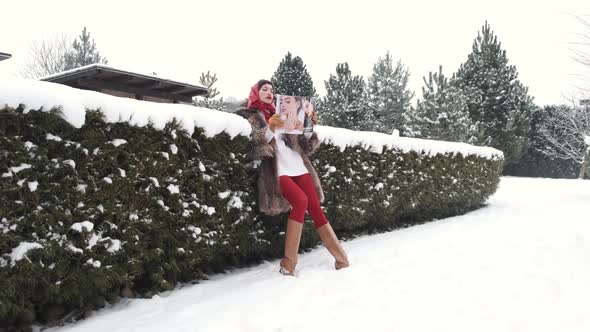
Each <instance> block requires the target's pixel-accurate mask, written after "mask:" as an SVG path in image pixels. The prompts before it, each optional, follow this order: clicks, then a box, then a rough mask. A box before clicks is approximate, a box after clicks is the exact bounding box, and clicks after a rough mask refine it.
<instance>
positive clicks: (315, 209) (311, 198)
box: [279, 173, 328, 228]
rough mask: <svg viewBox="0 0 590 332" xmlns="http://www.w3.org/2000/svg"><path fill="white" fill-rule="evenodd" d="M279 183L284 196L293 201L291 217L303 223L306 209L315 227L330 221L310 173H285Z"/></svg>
mask: <svg viewBox="0 0 590 332" xmlns="http://www.w3.org/2000/svg"><path fill="white" fill-rule="evenodd" d="M279 183H280V186H281V192H282V193H283V196H284V197H285V198H286V199H287V200H288V201H289V203H291V213H290V214H289V219H292V220H295V221H298V222H300V223H303V220H304V218H305V210H307V211H308V212H309V215H310V216H311V219H313V223H314V224H315V228H320V227H321V226H323V225H325V224H327V223H328V219H326V216H325V215H324V211H322V208H321V207H320V201H319V200H318V195H317V193H316V191H315V185H314V184H313V180H312V179H311V175H309V173H307V174H303V175H299V176H286V175H283V176H280V177H279Z"/></svg>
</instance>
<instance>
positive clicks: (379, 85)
mask: <svg viewBox="0 0 590 332" xmlns="http://www.w3.org/2000/svg"><path fill="white" fill-rule="evenodd" d="M409 79H410V72H409V70H408V69H407V68H406V67H405V66H404V65H403V64H402V63H401V61H398V62H397V64H396V65H395V66H394V65H393V59H392V57H391V55H390V54H389V52H387V54H386V55H385V57H384V58H381V57H380V58H379V59H378V60H377V63H376V64H375V65H374V66H373V74H372V75H371V77H370V78H369V85H368V102H369V108H370V110H371V112H372V113H373V116H374V118H375V120H376V122H375V126H374V127H373V128H371V129H372V130H374V131H379V132H383V133H387V134H391V132H392V130H393V129H402V128H403V126H404V113H405V112H407V111H408V110H409V109H410V102H411V100H412V98H414V92H413V91H410V89H409V87H408V81H409Z"/></svg>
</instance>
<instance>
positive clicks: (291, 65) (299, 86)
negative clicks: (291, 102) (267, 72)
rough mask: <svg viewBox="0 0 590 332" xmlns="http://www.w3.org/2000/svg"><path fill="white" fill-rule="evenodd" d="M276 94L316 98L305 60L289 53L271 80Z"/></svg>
mask: <svg viewBox="0 0 590 332" xmlns="http://www.w3.org/2000/svg"><path fill="white" fill-rule="evenodd" d="M271 82H272V83H273V84H274V86H275V90H276V91H275V92H276V93H277V94H281V95H289V96H315V95H316V91H315V88H314V87H313V81H312V79H311V75H309V73H308V72H307V69H306V67H305V65H304V64H303V60H302V59H301V58H300V57H298V56H296V57H294V58H293V55H292V54H291V53H290V52H289V53H287V55H285V57H284V58H283V60H282V61H281V63H280V64H279V67H278V68H277V71H275V73H274V75H273V76H272V78H271Z"/></svg>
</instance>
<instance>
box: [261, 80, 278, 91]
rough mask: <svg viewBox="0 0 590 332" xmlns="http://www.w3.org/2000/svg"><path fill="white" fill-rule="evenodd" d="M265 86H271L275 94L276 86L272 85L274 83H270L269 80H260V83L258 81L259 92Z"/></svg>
mask: <svg viewBox="0 0 590 332" xmlns="http://www.w3.org/2000/svg"><path fill="white" fill-rule="evenodd" d="M265 84H270V86H272V89H273V92H274V89H275V85H274V84H272V82H271V81H269V80H260V81H258V90H260V89H262V86H263V85H265Z"/></svg>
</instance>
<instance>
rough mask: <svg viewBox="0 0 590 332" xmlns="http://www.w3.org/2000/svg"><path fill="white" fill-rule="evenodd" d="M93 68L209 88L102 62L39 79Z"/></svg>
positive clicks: (48, 79)
mask: <svg viewBox="0 0 590 332" xmlns="http://www.w3.org/2000/svg"><path fill="white" fill-rule="evenodd" d="M93 69H102V70H107V71H111V72H118V73H121V74H131V75H134V76H138V77H144V78H148V79H154V80H160V81H165V82H170V83H173V84H183V85H187V86H194V87H197V88H202V89H206V88H207V87H205V86H203V85H201V84H195V83H186V82H179V81H176V80H171V79H167V78H163V77H160V76H156V75H152V74H145V73H141V72H137V71H133V72H131V71H128V70H123V69H118V68H114V67H111V66H108V65H105V64H102V63H93V64H90V65H86V66H82V67H78V68H74V69H70V70H66V71H62V72H59V73H55V74H52V75H48V76H45V77H41V78H40V79H39V80H41V81H53V80H54V79H56V78H62V77H67V76H70V75H74V74H78V73H81V72H85V71H89V70H93Z"/></svg>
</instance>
